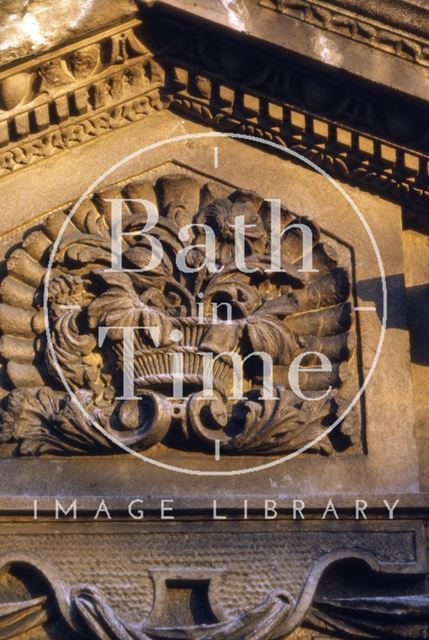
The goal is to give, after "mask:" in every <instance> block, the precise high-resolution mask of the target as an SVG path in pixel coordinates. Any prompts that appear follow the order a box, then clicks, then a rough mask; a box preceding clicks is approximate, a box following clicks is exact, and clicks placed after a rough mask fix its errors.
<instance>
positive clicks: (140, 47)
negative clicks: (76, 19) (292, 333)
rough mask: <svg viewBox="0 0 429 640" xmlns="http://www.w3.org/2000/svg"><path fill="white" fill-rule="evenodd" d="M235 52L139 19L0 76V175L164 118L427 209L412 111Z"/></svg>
mask: <svg viewBox="0 0 429 640" xmlns="http://www.w3.org/2000/svg"><path fill="white" fill-rule="evenodd" d="M237 44H238V43H236V42H235V38H234V37H232V36H231V37H229V35H228V34H227V33H225V32H224V33H223V34H220V33H219V32H217V31H215V30H213V29H207V30H205V28H203V27H202V26H197V27H196V26H195V24H193V23H192V22H188V21H186V20H183V22H182V21H179V20H178V19H177V17H174V19H173V20H171V19H169V17H168V14H167V16H165V14H164V15H163V16H159V15H158V14H157V13H156V12H155V14H154V16H152V12H151V11H149V12H148V15H147V19H146V17H145V18H144V20H143V23H142V22H141V20H140V19H132V20H130V21H128V22H127V23H125V24H123V25H119V26H117V27H114V28H110V29H109V30H107V31H104V32H102V33H99V34H97V35H93V36H91V37H87V38H83V39H81V40H80V41H79V42H76V43H73V44H71V45H68V46H66V47H64V48H63V49H58V50H56V51H54V52H52V53H43V54H41V55H40V56H39V57H37V58H35V59H33V60H31V61H26V62H24V63H22V64H18V65H16V66H14V67H12V68H9V69H7V71H4V70H3V73H2V74H1V75H0V95H1V96H2V105H1V106H2V110H1V111H0V175H7V174H8V173H10V172H12V171H16V170H17V169H20V168H23V167H26V166H28V165H30V164H33V163H34V162H37V161H38V160H41V159H43V158H45V157H48V156H51V155H53V154H55V153H58V152H60V151H62V150H63V149H67V148H70V147H71V146H76V145H79V144H81V143H83V142H85V141H87V140H91V139H94V138H95V137H97V136H100V135H102V134H104V133H107V132H108V131H110V130H112V129H115V128H119V127H122V126H125V125H126V124H129V123H130V122H134V121H136V120H138V119H141V118H143V117H145V116H146V115H147V114H149V113H151V112H152V111H153V110H159V109H164V108H171V109H175V110H177V111H180V112H181V113H183V114H185V115H188V116H189V117H191V118H196V119H199V120H201V121H203V122H205V123H207V124H210V125H211V126H213V127H215V128H221V129H224V130H231V131H243V132H246V133H250V134H252V135H258V136H261V137H265V138H268V139H272V140H275V141H276V142H279V143H280V144H284V145H287V146H289V147H291V148H293V149H295V150H297V151H299V152H300V153H302V154H304V155H306V156H307V157H309V158H311V159H312V160H313V161H315V162H316V163H318V164H320V165H321V166H323V167H324V168H325V169H326V170H328V172H330V173H331V174H333V175H337V176H340V177H342V178H343V179H346V180H350V181H352V182H357V183H359V184H362V185H363V186H364V187H365V188H369V189H373V190H375V191H376V192H378V193H380V194H385V195H386V196H389V197H392V198H395V199H399V200H401V201H403V202H406V203H407V204H408V205H410V206H412V207H413V208H415V209H424V210H426V209H427V207H428V205H429V194H428V157H427V154H426V149H427V146H428V139H427V135H426V133H425V132H426V131H427V116H425V112H424V110H423V109H422V108H420V107H419V105H418V104H414V105H413V104H407V102H406V101H404V99H402V98H401V96H400V95H397V94H395V93H393V92H390V93H389V92H387V93H385V94H383V93H382V92H381V91H380V90H379V88H377V87H371V85H369V84H366V85H364V84H362V83H359V82H357V81H354V80H353V79H352V78H350V77H346V76H343V77H341V81H339V80H338V79H336V78H335V77H334V76H332V75H329V74H328V73H327V72H324V71H323V70H321V69H317V70H316V69H315V68H314V67H313V66H312V65H305V63H298V62H297V61H296V59H294V58H293V57H288V56H287V55H285V54H280V55H279V54H278V53H274V55H273V54H272V53H270V52H268V51H264V49H263V48H262V47H257V46H255V44H254V43H252V44H251V43H250V41H249V44H248V45H247V44H243V43H242V42H240V44H239V46H237ZM425 136H426V137H425Z"/></svg>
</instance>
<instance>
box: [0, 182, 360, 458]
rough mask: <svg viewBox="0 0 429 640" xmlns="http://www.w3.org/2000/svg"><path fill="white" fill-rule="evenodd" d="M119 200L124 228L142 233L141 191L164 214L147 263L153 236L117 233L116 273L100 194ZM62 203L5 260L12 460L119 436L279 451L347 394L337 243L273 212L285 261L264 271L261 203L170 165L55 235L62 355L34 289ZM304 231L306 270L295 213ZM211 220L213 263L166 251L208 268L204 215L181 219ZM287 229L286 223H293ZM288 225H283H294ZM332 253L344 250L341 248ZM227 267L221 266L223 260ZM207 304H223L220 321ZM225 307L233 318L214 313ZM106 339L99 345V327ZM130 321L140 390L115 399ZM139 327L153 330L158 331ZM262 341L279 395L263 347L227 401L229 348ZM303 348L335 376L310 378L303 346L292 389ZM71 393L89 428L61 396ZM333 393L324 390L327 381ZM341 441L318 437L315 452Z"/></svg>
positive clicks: (95, 203)
mask: <svg viewBox="0 0 429 640" xmlns="http://www.w3.org/2000/svg"><path fill="white" fill-rule="evenodd" d="M114 198H117V199H118V198H126V199H128V202H127V207H128V209H127V211H126V215H125V216H124V220H123V227H124V232H138V231H140V230H141V228H142V226H143V225H144V223H145V221H146V216H147V212H146V209H145V207H144V206H143V205H142V204H141V201H142V200H145V201H149V202H152V203H153V204H156V206H157V207H158V210H159V212H160V218H159V222H158V224H157V226H156V228H155V229H153V230H152V231H151V233H153V235H154V236H155V237H157V238H158V239H159V240H160V242H161V243H162V246H163V258H162V261H161V262H160V264H159V265H158V266H157V267H155V268H154V269H152V270H150V271H140V272H139V271H138V269H141V268H142V266H143V265H146V264H147V263H148V259H149V253H150V245H149V243H148V239H147V238H145V237H144V236H142V235H141V234H138V233H137V234H134V235H124V236H123V237H124V239H126V246H125V247H124V253H123V261H124V262H123V264H124V267H125V268H126V269H127V270H128V271H121V272H115V271H112V269H111V260H112V257H111V242H112V239H111V219H110V205H109V202H108V200H111V199H114ZM238 216H244V220H245V223H246V225H248V227H247V230H246V236H245V260H246V265H247V267H248V269H249V270H251V272H249V273H247V272H243V270H240V269H239V268H238V266H237V265H236V263H235V260H234V244H233V243H234V235H233V230H232V226H233V225H234V222H235V220H236V218H237V217H238ZM64 220H65V214H64V213H63V212H59V213H55V214H53V215H52V216H51V217H49V218H48V219H47V221H46V223H45V224H44V225H43V227H42V228H41V229H38V230H35V231H32V232H31V233H30V234H29V235H28V236H27V237H26V238H25V240H24V241H23V242H22V244H21V246H20V247H18V248H17V249H16V250H14V251H13V252H12V254H11V256H10V257H9V259H8V261H7V276H6V278H4V280H3V282H2V283H1V287H0V292H1V299H2V304H1V307H0V329H1V331H2V334H3V335H2V337H1V341H0V353H1V355H2V357H3V358H4V360H5V361H6V363H7V373H8V377H9V379H10V383H11V385H12V387H13V389H12V391H11V392H10V393H9V395H8V397H7V398H6V400H5V402H4V406H3V409H2V412H1V439H2V441H3V442H13V443H16V450H15V451H16V453H19V454H21V455H40V454H82V453H91V452H93V453H110V452H112V451H117V449H118V447H117V446H116V445H115V443H112V441H111V440H110V436H113V437H114V438H115V439H116V440H117V441H118V440H119V441H120V442H122V443H123V444H125V445H126V446H127V447H132V448H135V449H147V448H149V447H152V446H154V445H156V444H158V443H162V442H165V441H169V442H170V443H173V445H172V446H175V447H178V448H181V449H194V450H195V449H196V448H197V449H198V448H199V449H202V450H211V451H212V450H213V444H214V441H215V440H219V441H220V443H221V447H222V448H223V450H224V452H225V453H227V454H234V453H239V454H256V453H257V454H264V455H269V454H278V453H283V452H287V451H292V450H295V449H298V448H300V447H303V446H306V445H307V444H308V443H310V442H312V441H313V440H314V439H315V438H317V437H318V436H320V434H322V433H323V432H324V430H325V429H326V427H327V426H329V424H332V422H333V421H334V420H335V419H336V417H337V416H338V415H340V413H341V411H342V408H343V407H344V406H345V404H346V403H347V402H348V401H349V400H350V397H349V396H350V393H351V389H352V386H351V385H350V379H351V377H352V378H353V376H355V373H351V372H352V371H353V370H354V367H355V364H354V363H353V362H352V364H350V363H351V358H352V359H353V358H354V352H355V332H354V328H353V313H352V308H351V296H350V289H351V286H350V285H351V281H350V271H349V268H350V265H349V264H347V261H345V258H344V254H341V255H339V254H338V252H337V251H336V248H335V242H334V241H332V240H329V239H327V238H325V237H324V236H323V234H322V233H321V231H320V229H319V228H318V227H317V225H316V224H315V222H314V221H310V220H308V219H299V218H297V217H296V216H294V215H293V214H291V213H290V212H289V211H287V210H286V209H284V210H283V211H282V225H283V226H282V228H285V227H286V231H285V233H284V234H283V235H282V247H281V253H282V256H281V269H277V270H274V271H270V269H269V266H270V264H271V263H270V249H271V244H270V211H269V207H268V204H267V202H264V201H263V199H262V198H261V197H260V196H258V195H256V194H254V193H250V192H245V191H231V189H226V188H224V187H221V186H220V185H217V184H214V183H207V184H203V185H201V184H200V183H199V182H198V181H197V180H195V179H194V178H193V177H191V176H189V175H167V176H164V177H162V178H160V179H158V181H157V182H156V184H155V185H153V184H152V183H150V182H147V181H144V180H143V181H134V182H130V183H128V184H127V185H126V186H125V187H123V188H121V189H119V188H116V187H112V188H110V189H108V190H106V191H104V192H102V193H97V194H95V195H94V196H93V197H92V198H91V199H89V200H87V201H85V202H84V203H83V204H82V205H81V206H80V208H79V209H78V211H77V212H76V214H75V215H74V217H73V219H72V220H71V221H70V222H69V223H68V225H67V227H66V230H65V232H64V234H63V235H62V238H61V242H60V244H59V247H58V251H57V253H56V255H55V260H54V265H53V270H52V273H51V277H50V280H49V296H48V298H49V300H48V322H49V328H50V335H51V339H52V343H53V348H54V353H55V358H53V354H52V351H51V350H50V349H48V345H47V341H46V336H45V321H44V315H43V305H42V292H43V281H44V277H45V274H46V267H47V262H48V257H49V253H50V250H51V247H52V244H53V241H54V240H55V239H56V238H57V235H58V233H59V230H60V228H61V226H62V224H63V222H64ZM300 221H301V222H305V223H306V224H307V225H309V227H310V228H311V230H312V244H313V246H312V256H313V263H314V264H313V266H314V270H313V271H311V272H308V271H305V270H303V269H301V265H302V261H303V259H304V256H303V242H302V237H301V231H300V230H299V228H296V223H297V222H300ZM190 223H195V224H197V225H203V224H204V225H206V226H208V227H209V228H211V229H213V231H214V233H215V236H216V262H217V266H218V268H219V271H218V272H216V273H213V271H212V270H210V269H209V268H208V266H207V264H206V265H205V266H204V268H202V269H200V270H199V271H196V272H191V273H185V272H184V271H183V270H181V269H179V268H178V266H177V264H176V262H175V257H176V256H177V254H178V252H179V251H183V250H186V249H189V250H188V251H187V253H186V260H188V264H189V265H192V266H193V267H195V266H199V265H202V264H203V263H204V255H203V250H202V249H199V248H198V245H202V244H203V237H202V232H201V231H200V229H201V228H202V227H201V226H195V227H193V229H192V230H193V231H194V232H195V235H194V236H192V234H191V235H190V236H189V237H188V239H185V240H183V235H180V236H179V233H180V229H181V228H182V227H183V226H184V225H186V224H190ZM292 225H294V226H292ZM289 227H290V229H289ZM340 253H341V252H340ZM222 266H223V267H224V268H223V269H222V270H221V267H222ZM213 309H217V310H218V315H217V316H216V317H215V318H214V316H213ZM224 309H229V310H230V312H231V316H230V317H229V316H228V317H222V313H223V310H224ZM100 326H103V327H107V338H106V340H105V342H104V343H103V344H102V346H98V344H99V343H98V337H97V336H98V328H99V327H100ZM118 327H141V329H140V330H138V331H136V332H135V340H134V352H135V364H134V387H135V394H136V395H137V397H139V398H140V401H139V402H136V401H135V400H127V399H125V400H123V399H122V400H121V399H118V398H119V397H121V396H122V388H121V385H122V378H123V368H124V357H125V356H124V342H123V333H122V331H120V330H118ZM143 327H154V328H156V329H157V331H158V334H159V338H158V341H157V343H155V341H154V339H153V336H152V335H151V333H150V332H149V331H148V330H147V329H143ZM226 352H232V353H236V354H238V355H239V356H240V357H242V358H243V359H244V358H246V357H247V356H250V355H251V354H252V353H255V352H264V353H267V354H268V355H269V357H270V358H271V359H272V363H273V371H274V374H273V379H274V396H273V398H272V399H265V398H262V397H261V389H262V383H263V379H262V370H261V366H260V363H258V359H257V358H256V356H254V357H252V358H251V359H249V358H248V359H247V360H245V361H244V369H243V371H244V382H243V398H242V399H241V400H234V399H231V389H232V383H233V377H234V374H235V370H234V366H233V362H232V358H231V357H229V356H228V355H225V353H226ZM304 352H322V353H324V354H325V355H326V356H327V357H329V360H330V362H331V363H332V367H331V370H330V371H329V372H320V373H314V372H311V368H312V366H313V368H314V365H317V357H316V358H315V357H313V356H306V358H305V359H304V360H303V362H302V366H304V367H307V368H308V373H306V371H305V370H304V372H302V374H301V388H302V390H303V391H304V392H305V396H306V397H308V398H309V399H308V400H306V399H303V398H301V397H297V395H296V393H294V392H293V391H292V390H291V388H290V380H289V377H288V374H289V368H290V365H291V362H292V361H293V360H294V358H296V357H297V356H298V355H299V354H302V353H304ZM206 354H212V356H213V358H215V363H214V366H213V388H214V399H212V400H207V399H205V398H202V396H201V393H202V391H203V386H204V385H203V382H204V381H203V373H204V362H205V355H206ZM175 355H180V357H181V359H182V363H183V389H184V393H183V395H184V397H183V398H182V399H179V400H176V399H174V398H172V395H173V394H172V384H173V379H174V376H173V373H172V367H173V359H174V357H175ZM58 365H59V367H60V369H61V372H62V375H63V376H64V378H65V379H66V381H67V384H68V386H69V389H70V390H71V391H72V392H74V394H75V396H76V398H77V400H78V401H79V402H80V404H81V406H83V407H84V409H85V410H86V412H87V415H89V416H90V417H91V418H92V420H93V421H94V422H97V424H98V425H100V427H101V428H102V430H97V429H96V428H95V427H94V426H93V424H91V423H90V421H89V420H88V417H87V415H85V414H84V413H83V412H82V411H80V410H79V408H78V407H77V406H76V402H75V401H74V400H73V399H72V398H71V397H70V395H69V394H67V393H66V392H65V391H64V387H63V384H62V380H61V376H60V375H59V371H58ZM328 388H331V389H332V393H330V394H329V395H327V396H326V398H323V399H321V400H317V401H315V400H314V398H315V397H321V393H320V392H321V390H326V389H328ZM338 434H340V435H341V438H342V440H341V444H340V446H339V448H340V449H344V448H347V446H350V444H351V443H352V441H353V440H354V441H356V438H358V434H356V432H355V431H354V427H353V417H352V418H351V419H350V421H349V423H347V424H346V422H343V424H342V426H341V427H340V429H339V430H338V432H337V435H338ZM336 448H337V449H338V446H337V445H335V443H334V442H333V440H332V439H326V438H325V439H322V440H320V441H319V442H317V443H316V444H315V445H313V446H312V447H311V450H312V451H319V452H323V453H326V454H328V453H331V452H332V451H333V450H334V449H336Z"/></svg>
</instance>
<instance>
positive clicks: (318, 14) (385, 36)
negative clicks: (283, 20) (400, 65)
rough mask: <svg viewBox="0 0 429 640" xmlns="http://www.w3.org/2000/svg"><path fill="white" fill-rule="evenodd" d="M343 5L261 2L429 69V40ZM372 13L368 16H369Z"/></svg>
mask: <svg viewBox="0 0 429 640" xmlns="http://www.w3.org/2000/svg"><path fill="white" fill-rule="evenodd" d="M341 4H342V3H338V2H336V3H332V2H329V0H328V1H323V0H259V5H260V6H261V7H264V8H267V9H272V10H274V11H277V12H279V13H283V14H286V15H289V16H291V17H292V18H297V19H298V20H302V21H303V22H307V23H308V24H311V25H313V26H315V27H318V28H321V29H326V30H327V31H330V32H332V33H336V34H339V35H342V36H345V37H346V38H351V39H352V40H355V41H356V42H361V43H364V44H366V45H368V46H370V47H373V48H375V49H379V50H381V51H385V52H387V53H389V54H392V55H394V56H395V57H399V58H404V59H405V60H409V61H411V62H414V63H415V64H419V65H422V66H425V67H428V66H429V39H428V38H425V37H423V36H422V35H420V36H419V35H418V34H414V33H412V32H411V31H408V30H407V29H403V28H400V27H399V26H393V25H392V26H391V25H389V24H388V23H382V22H380V21H379V20H377V19H376V18H375V17H372V16H371V12H366V13H367V15H364V14H362V13H360V11H361V7H360V6H358V7H357V8H356V10H354V11H352V10H350V9H349V8H348V7H347V3H346V6H345V7H343V6H341ZM368 13H369V15H368Z"/></svg>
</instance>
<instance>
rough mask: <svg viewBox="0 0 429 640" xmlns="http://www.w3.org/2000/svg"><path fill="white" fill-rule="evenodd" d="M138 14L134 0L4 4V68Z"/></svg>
mask: <svg viewBox="0 0 429 640" xmlns="http://www.w3.org/2000/svg"><path fill="white" fill-rule="evenodd" d="M135 12H136V3H135V2H134V1H133V0H115V2H109V3H106V2H104V1H103V0H53V1H50V0H3V2H2V3H1V7H0V66H2V65H6V64H9V63H13V62H17V61H21V60H23V59H25V58H27V57H28V56H32V55H35V54H40V53H41V52H44V51H48V50H49V49H52V48H54V47H57V46H58V45H60V44H62V43H64V42H67V41H69V40H72V39H74V38H77V37H81V36H83V35H85V34H87V33H88V32H91V31H95V30H96V29H100V28H104V27H108V26H109V25H111V24H114V23H115V22H119V21H123V20H124V19H125V18H126V17H131V16H132V15H133V14H134V13H135Z"/></svg>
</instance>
